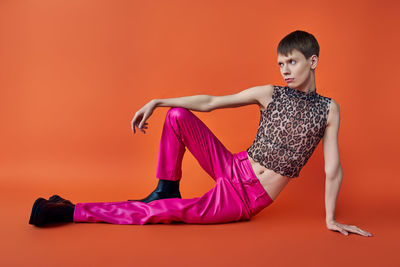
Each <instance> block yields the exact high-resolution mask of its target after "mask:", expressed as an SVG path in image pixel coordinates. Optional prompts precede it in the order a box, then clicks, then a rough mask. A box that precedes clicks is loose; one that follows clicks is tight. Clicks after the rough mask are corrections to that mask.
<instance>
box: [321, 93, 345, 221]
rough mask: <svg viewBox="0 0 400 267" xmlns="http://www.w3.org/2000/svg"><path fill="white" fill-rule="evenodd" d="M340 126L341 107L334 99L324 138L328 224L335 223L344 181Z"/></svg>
mask: <svg viewBox="0 0 400 267" xmlns="http://www.w3.org/2000/svg"><path fill="white" fill-rule="evenodd" d="M339 125H340V110H339V105H338V104H337V103H336V102H335V101H334V100H333V99H332V103H331V108H330V112H329V116H328V124H327V126H326V129H325V134H324V138H323V149H324V160H325V176H326V179H325V211H326V214H325V215H326V218H325V219H326V222H327V223H328V222H331V221H335V220H336V217H335V209H336V200H337V196H338V194H339V189H340V185H341V183H342V179H343V171H342V166H341V164H340V158H339V146H338V133H339Z"/></svg>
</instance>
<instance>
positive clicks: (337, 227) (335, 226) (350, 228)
mask: <svg viewBox="0 0 400 267" xmlns="http://www.w3.org/2000/svg"><path fill="white" fill-rule="evenodd" d="M326 227H327V228H328V229H329V230H332V231H338V232H340V233H342V234H344V235H348V234H349V233H348V232H352V233H355V234H359V235H363V236H372V234H371V233H369V232H367V231H364V230H361V229H360V228H358V227H357V226H355V225H347V224H341V223H338V222H337V221H330V222H327V223H326Z"/></svg>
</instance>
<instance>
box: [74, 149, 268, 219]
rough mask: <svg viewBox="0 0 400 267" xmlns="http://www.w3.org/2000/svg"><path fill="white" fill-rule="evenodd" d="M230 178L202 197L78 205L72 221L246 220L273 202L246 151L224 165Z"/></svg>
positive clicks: (219, 180)
mask: <svg viewBox="0 0 400 267" xmlns="http://www.w3.org/2000/svg"><path fill="white" fill-rule="evenodd" d="M226 169H227V172H228V173H230V174H232V176H231V177H229V176H226V177H221V178H226V179H217V181H216V185H215V186H214V187H213V188H212V189H211V190H209V191H208V192H207V193H206V194H204V195H203V196H201V197H197V198H191V199H179V198H170V199H160V200H155V201H152V202H149V203H143V202H138V201H123V202H100V203H77V204H76V205H75V212H74V221H75V222H108V223H114V224H150V223H171V222H174V221H175V222H185V223H198V224H209V223H224V222H234V221H240V220H249V219H250V218H251V217H252V216H254V215H256V214H257V213H259V212H260V211H261V210H262V209H264V208H265V207H267V206H269V205H270V204H271V203H272V202H273V200H272V199H271V198H270V197H269V195H268V193H267V192H266V191H265V189H264V188H263V187H262V185H261V183H260V181H259V180H258V179H257V177H256V175H255V173H254V171H253V169H252V167H251V164H250V162H249V160H248V158H247V152H246V151H242V152H239V153H237V154H234V155H233V160H232V164H228V165H227V166H226Z"/></svg>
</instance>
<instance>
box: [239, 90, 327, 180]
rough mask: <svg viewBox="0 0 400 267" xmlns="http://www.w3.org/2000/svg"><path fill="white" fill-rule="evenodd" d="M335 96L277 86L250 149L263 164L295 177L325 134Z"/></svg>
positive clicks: (250, 152)
mask: <svg viewBox="0 0 400 267" xmlns="http://www.w3.org/2000/svg"><path fill="white" fill-rule="evenodd" d="M331 102H332V99H331V98H329V97H324V96H321V95H319V94H318V93H317V92H316V91H312V92H310V93H305V92H302V91H299V90H297V89H293V88H291V87H288V86H285V87H282V86H275V85H274V91H273V94H272V101H271V102H270V103H269V104H268V106H267V108H266V109H265V110H261V109H260V113H261V114H260V123H259V125H258V131H257V135H256V137H255V140H254V142H253V144H252V145H251V146H250V147H249V148H248V149H247V150H246V151H247V153H248V155H249V156H250V157H251V158H252V159H253V160H254V161H256V162H258V163H260V165H262V166H264V167H266V168H268V169H270V170H273V171H275V172H277V173H279V174H281V175H283V176H287V177H290V178H295V177H298V176H299V173H300V170H301V169H302V168H303V166H304V165H305V164H306V163H307V161H308V159H309V158H310V157H311V155H312V153H313V152H314V150H315V148H316V147H317V145H318V143H319V142H320V141H321V138H322V137H323V136H324V132H325V127H326V123H327V119H328V114H329V109H330V104H331Z"/></svg>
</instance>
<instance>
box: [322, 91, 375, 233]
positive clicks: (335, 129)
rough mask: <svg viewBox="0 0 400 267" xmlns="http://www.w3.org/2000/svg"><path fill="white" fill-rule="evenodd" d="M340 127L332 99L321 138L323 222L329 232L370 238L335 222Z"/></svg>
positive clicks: (337, 108)
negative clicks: (322, 153)
mask: <svg viewBox="0 0 400 267" xmlns="http://www.w3.org/2000/svg"><path fill="white" fill-rule="evenodd" d="M339 125H340V108H339V105H338V104H337V103H336V102H335V101H334V100H333V99H332V103H331V108H330V111H329V116H328V122H327V126H326V129H325V134H324V137H323V150H324V160H325V175H326V179H325V211H326V213H325V215H326V217H325V222H326V226H327V228H328V229H329V230H334V231H339V232H341V233H342V234H344V235H348V232H353V233H357V234H360V235H363V236H371V235H372V234H371V233H368V232H366V231H364V230H361V229H360V228H358V227H356V226H355V225H346V224H340V223H338V222H337V221H336V216H335V210H336V201H337V196H338V194H339V189H340V185H341V183H342V179H343V170H342V166H341V164H340V158H339V146H338V133H339Z"/></svg>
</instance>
